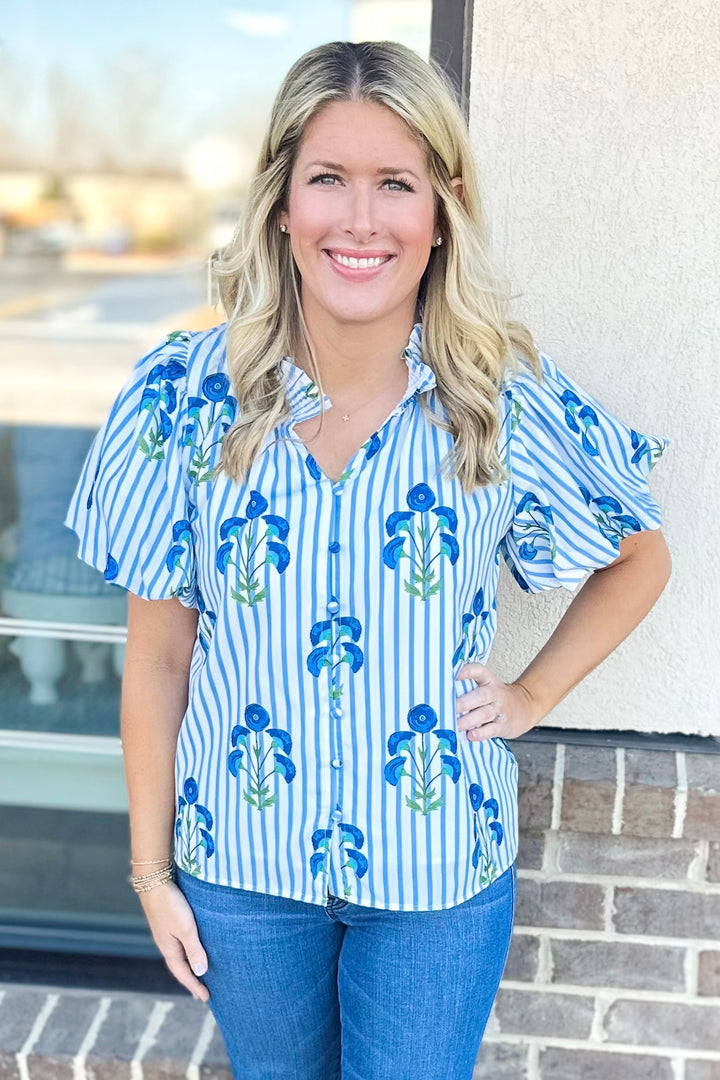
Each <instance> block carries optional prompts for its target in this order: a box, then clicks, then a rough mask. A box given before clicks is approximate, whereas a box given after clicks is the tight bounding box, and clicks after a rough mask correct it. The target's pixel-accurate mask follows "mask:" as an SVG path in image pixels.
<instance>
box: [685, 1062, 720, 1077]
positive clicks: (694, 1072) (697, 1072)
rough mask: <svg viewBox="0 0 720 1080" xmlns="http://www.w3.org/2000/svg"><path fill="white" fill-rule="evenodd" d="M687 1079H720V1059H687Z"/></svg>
mask: <svg viewBox="0 0 720 1080" xmlns="http://www.w3.org/2000/svg"><path fill="white" fill-rule="evenodd" d="M685 1080H720V1061H687V1062H686V1063H685Z"/></svg>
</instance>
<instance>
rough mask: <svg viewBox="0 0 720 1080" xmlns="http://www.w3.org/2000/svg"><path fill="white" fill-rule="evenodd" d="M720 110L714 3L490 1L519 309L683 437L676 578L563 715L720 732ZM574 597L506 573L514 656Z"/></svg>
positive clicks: (494, 227) (677, 442)
mask: <svg viewBox="0 0 720 1080" xmlns="http://www.w3.org/2000/svg"><path fill="white" fill-rule="evenodd" d="M719 116H720V7H718V6H717V5H716V4H715V3H714V2H713V0H705V2H703V0H668V2H667V3H665V4H662V5H658V4H657V3H656V2H655V0H638V2H637V3H636V4H634V5H627V4H626V3H624V0H584V2H583V3H579V2H578V0H575V2H572V0H568V2H565V3H563V2H561V0H545V2H544V3H543V2H537V0H518V2H517V3H514V4H507V3H506V2H504V0H482V2H476V4H475V11H474V28H473V59H472V82H471V103H470V127H471V133H472V138H473V144H474V147H475V150H476V155H477V158H478V161H479V164H480V168H481V174H482V178H483V187H484V192H485V197H486V206H487V212H488V217H489V220H490V227H491V236H492V247H493V252H494V254H495V257H496V261H497V262H498V264H499V265H500V267H501V269H503V270H504V272H505V273H506V274H507V275H508V278H509V281H510V285H511V291H512V294H513V295H515V296H516V299H515V301H514V306H513V310H514V313H515V314H516V316H517V317H519V318H521V319H523V320H524V321H525V322H526V323H528V325H529V326H530V328H531V330H532V333H533V336H534V338H535V341H536V342H537V344H538V346H539V347H540V348H542V349H543V351H545V352H546V353H548V354H549V355H550V356H552V357H553V359H555V360H556V361H557V362H558V363H559V364H560V366H561V367H564V368H565V369H566V370H567V371H568V373H569V374H571V375H573V376H574V377H575V378H576V379H577V380H578V381H579V382H580V384H581V385H582V386H584V387H585V388H587V390H588V391H589V392H590V393H592V394H593V395H594V396H596V397H597V398H598V399H599V400H600V401H602V402H603V403H605V404H606V405H607V406H608V407H609V408H611V409H612V411H614V412H615V413H616V414H617V415H618V416H620V417H621V418H622V419H624V420H626V421H627V422H630V423H631V424H632V425H633V426H635V427H637V428H638V429H640V430H644V431H646V432H649V433H655V434H662V435H666V436H668V437H669V438H670V440H671V447H670V449H669V450H668V451H667V453H666V455H665V457H664V459H663V460H662V461H661V462H660V463H659V464H658V465H657V467H656V469H655V471H654V472H653V474H652V476H651V488H652V491H653V493H654V495H655V497H656V498H658V499H659V500H660V501H661V503H662V504H663V506H664V508H665V526H664V528H665V533H666V536H667V538H668V542H669V545H670V548H671V551H672V554H673V559H674V574H673V578H672V580H671V583H670V585H669V586H668V588H667V589H666V591H665V593H664V595H663V596H662V597H661V599H660V601H659V602H658V604H657V606H656V608H655V609H654V610H653V612H651V614H650V616H649V617H648V618H647V620H646V621H645V622H644V623H643V624H642V626H641V627H640V628H639V629H638V630H637V631H636V632H635V633H634V635H633V636H632V637H631V638H630V639H629V640H628V641H627V642H625V643H624V644H623V646H621V648H620V649H619V650H618V651H617V652H616V653H615V654H614V655H613V656H612V657H610V658H609V659H608V660H607V661H606V662H605V664H603V665H602V666H601V667H600V668H599V669H598V670H597V671H596V672H594V673H593V675H591V676H590V677H589V678H588V679H587V680H586V681H585V682H584V683H583V684H582V685H581V686H580V687H579V688H578V689H577V690H575V691H574V692H573V694H572V695H570V697H568V698H567V699H566V700H565V701H564V702H563V703H562V704H561V705H560V706H559V707H558V708H557V709H556V710H555V711H554V712H553V714H552V715H551V717H550V718H549V720H548V721H547V722H548V723H551V724H559V725H563V726H571V727H589V728H603V727H604V728H608V727H610V728H613V727H618V728H633V729H640V730H644V731H686V732H695V733H699V734H715V735H719V734H720V663H718V654H719V650H718V647H717V639H718V636H719V635H718V627H717V623H718V610H719V608H720V569H719V564H718V559H717V556H716V549H717V544H718V538H719V537H720V528H719V526H720V518H719V515H718V505H719V504H720V482H719V481H718V476H719V475H720V468H719V467H718V463H717V443H718V439H719V437H720V424H719V423H718V412H717V405H716V404H715V403H716V402H717V385H718V375H717V368H718V364H719V363H720V348H719V345H720V332H719V331H720V288H719V279H720V215H719V214H718V205H719V200H720V138H719V135H718V132H719V131H720V125H719V124H718V117H719ZM569 599H570V596H569V594H565V593H564V591H563V595H562V596H561V595H559V594H558V593H552V594H544V595H542V596H540V597H536V598H532V597H531V598H528V597H526V596H524V595H522V594H521V593H520V591H519V590H518V589H517V588H516V587H515V586H514V584H513V583H511V582H510V581H509V579H508V578H507V576H506V577H505V581H504V588H503V589H502V592H501V596H500V604H501V627H500V633H499V635H498V640H497V645H496V648H495V652H494V655H493V661H492V662H493V664H494V666H495V668H496V669H497V670H498V671H499V672H500V673H502V674H503V675H505V676H506V677H507V676H508V675H511V674H517V673H518V671H519V670H520V668H521V667H522V666H523V665H524V663H525V662H526V661H527V659H529V658H530V657H531V656H532V655H533V653H534V651H535V650H536V649H537V648H538V647H539V645H540V644H541V643H542V642H543V641H544V639H545V638H546V637H547V635H548V634H549V633H550V631H551V629H552V626H553V624H554V621H555V620H556V619H557V618H558V617H559V615H560V614H561V612H562V610H563V607H564V605H565V604H566V603H567V602H569Z"/></svg>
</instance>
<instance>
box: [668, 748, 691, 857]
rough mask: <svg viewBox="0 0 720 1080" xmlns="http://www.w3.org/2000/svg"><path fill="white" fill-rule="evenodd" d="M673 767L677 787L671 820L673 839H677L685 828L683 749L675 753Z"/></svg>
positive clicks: (684, 762)
mask: <svg viewBox="0 0 720 1080" xmlns="http://www.w3.org/2000/svg"><path fill="white" fill-rule="evenodd" d="M675 768H676V770H677V787H676V788H675V804H674V805H675V820H674V821H673V831H672V835H673V840H679V839H681V837H682V834H683V830H684V828H685V815H686V814H687V801H688V785H687V759H686V757H685V752H684V751H683V750H678V751H677V752H676V753H675Z"/></svg>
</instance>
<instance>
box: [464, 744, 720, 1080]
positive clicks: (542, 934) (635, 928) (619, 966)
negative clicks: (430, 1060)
mask: <svg viewBox="0 0 720 1080" xmlns="http://www.w3.org/2000/svg"><path fill="white" fill-rule="evenodd" d="M513 750H514V751H515V753H516V756H517V758H518V762H519V765H520V828H521V846H520V855H519V858H518V868H519V869H518V907H517V918H516V928H515V934H514V938H513V944H512V948H511V952H510V956H509V959H508V964H507V967H506V970H505V977H504V979H503V984H502V987H501V990H500V994H499V996H498V1000H497V1002H496V1007H495V1010H494V1013H493V1016H492V1018H491V1021H490V1024H489V1027H488V1031H487V1035H486V1040H485V1043H484V1045H483V1049H482V1050H481V1053H480V1057H479V1059H478V1066H477V1068H476V1074H475V1075H476V1078H477V1080H549V1078H552V1080H616V1078H617V1080H645V1078H647V1080H720V756H719V755H718V754H713V753H687V752H683V751H678V752H670V751H665V750H647V749H629V748H618V749H614V748H608V747H605V746H587V745H584V746H577V745H565V744H563V743H557V744H555V743H548V742H530V741H526V740H523V741H521V742H518V743H515V744H514V746H513Z"/></svg>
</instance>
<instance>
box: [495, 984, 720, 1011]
mask: <svg viewBox="0 0 720 1080" xmlns="http://www.w3.org/2000/svg"><path fill="white" fill-rule="evenodd" d="M501 986H502V987H503V988H504V989H505V990H518V991H521V992H522V993H525V994H567V995H570V996H571V997H595V995H596V994H610V995H612V996H613V997H622V998H623V999H626V1000H632V1001H647V1002H653V1003H655V1004H656V1005H692V1007H693V1008H694V1009H698V1010H700V1011H702V1010H703V1009H717V1008H719V1007H720V997H693V998H688V996H687V994H685V993H684V991H682V990H643V989H640V988H639V987H637V988H636V987H628V986H611V985H605V986H583V985H579V984H577V983H561V982H556V983H543V984H542V986H539V985H538V984H537V983H531V982H522V981H521V980H520V979H503V980H502V982H501Z"/></svg>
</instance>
